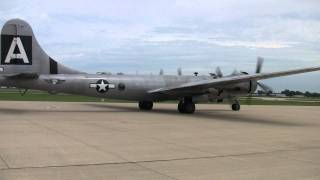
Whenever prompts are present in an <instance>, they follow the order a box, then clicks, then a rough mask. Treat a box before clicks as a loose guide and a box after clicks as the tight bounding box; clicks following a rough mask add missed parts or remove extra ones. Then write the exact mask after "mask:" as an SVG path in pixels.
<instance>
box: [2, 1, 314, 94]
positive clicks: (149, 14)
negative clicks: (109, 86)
mask: <svg viewBox="0 0 320 180" xmlns="http://www.w3.org/2000/svg"><path fill="white" fill-rule="evenodd" d="M319 9H320V1H319V0H303V1H301V0H281V1H279V0H259V1H257V0H243V1H239V0H224V1H221V0H219V1H218V0H161V1H152V0H134V1H132V0H118V1H114V0H98V1H97V0H91V1H84V0H68V1H66V0H55V1H45V0H28V1H25V0H10V1H2V2H1V4H0V24H1V26H2V25H3V24H4V23H5V21H7V20H9V19H11V18H22V19H24V20H26V21H28V22H29V23H30V24H31V26H32V27H33V30H34V32H35V35H36V37H37V39H38V41H39V43H40V44H41V45H42V46H43V48H44V49H45V51H46V52H47V53H48V54H49V55H50V56H52V57H53V58H55V59H56V60H58V61H60V62H62V63H63V64H65V65H68V66H70V67H73V68H77V69H80V70H82V71H87V72H92V73H95V72H97V71H108V72H113V73H116V72H124V73H136V71H138V72H139V74H150V73H153V74H157V73H159V70H160V68H163V69H164V70H165V73H166V74H175V73H176V69H177V68H178V67H182V70H183V73H184V74H191V73H192V72H194V71H198V72H199V73H200V74H208V73H209V72H211V71H213V70H214V69H215V68H216V67H217V66H220V67H221V69H222V70H223V72H224V74H229V73H231V72H232V71H233V70H234V69H235V68H236V69H238V70H242V71H247V72H249V73H252V72H253V71H254V69H255V63H256V57H257V56H262V57H264V58H265V63H264V67H263V71H264V72H271V71H277V70H286V69H291V68H300V67H308V66H320V11H319ZM265 82H266V83H268V84H269V85H271V86H273V87H274V89H275V90H282V89H285V88H289V89H294V90H309V91H318V92H320V73H318V72H317V73H310V74H306V75H296V76H292V77H287V78H277V79H274V80H268V81H265Z"/></svg>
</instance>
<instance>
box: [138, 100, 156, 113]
mask: <svg viewBox="0 0 320 180" xmlns="http://www.w3.org/2000/svg"><path fill="white" fill-rule="evenodd" d="M152 107H153V102H152V101H139V108H140V109H141V110H145V111H150V110H152Z"/></svg>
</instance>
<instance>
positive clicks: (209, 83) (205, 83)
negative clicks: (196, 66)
mask: <svg viewBox="0 0 320 180" xmlns="http://www.w3.org/2000/svg"><path fill="white" fill-rule="evenodd" d="M319 70H320V67H311V68H302V69H295V70H288V71H279V72H273V73H259V74H252V75H239V76H230V77H223V78H219V79H211V80H202V81H196V82H190V83H185V84H181V85H178V86H174V87H166V88H160V89H154V90H151V91H149V93H151V94H153V93H167V92H173V91H179V90H191V89H206V88H214V87H218V86H224V85H230V84H236V83H241V82H246V81H250V80H262V79H270V78H275V77H281V76H289V75H294V74H301V73H307V72H313V71H319Z"/></svg>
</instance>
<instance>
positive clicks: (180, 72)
mask: <svg viewBox="0 0 320 180" xmlns="http://www.w3.org/2000/svg"><path fill="white" fill-rule="evenodd" d="M177 71H178V76H181V75H182V69H181V67H180V68H178V69H177Z"/></svg>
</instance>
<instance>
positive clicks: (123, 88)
mask: <svg viewBox="0 0 320 180" xmlns="http://www.w3.org/2000/svg"><path fill="white" fill-rule="evenodd" d="M118 89H119V91H124V90H125V89H126V86H125V85H124V84H123V83H119V84H118Z"/></svg>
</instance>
